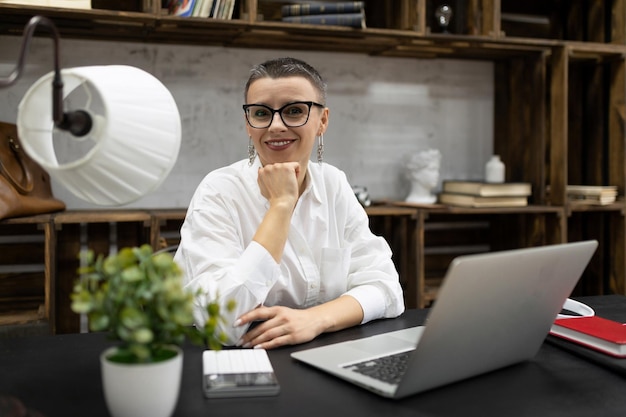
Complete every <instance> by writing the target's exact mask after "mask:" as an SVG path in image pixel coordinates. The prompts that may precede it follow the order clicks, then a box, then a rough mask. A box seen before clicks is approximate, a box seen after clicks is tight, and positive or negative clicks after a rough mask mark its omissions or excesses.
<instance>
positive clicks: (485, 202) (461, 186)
mask: <svg viewBox="0 0 626 417" xmlns="http://www.w3.org/2000/svg"><path fill="white" fill-rule="evenodd" d="M531 191H532V187H531V184H530V183H527V182H505V183H487V182H480V181H453V180H448V181H444V182H443V185H442V190H441V193H439V202H440V203H441V204H449V205H452V206H462V207H524V206H527V205H528V196H529V195H530V194H531Z"/></svg>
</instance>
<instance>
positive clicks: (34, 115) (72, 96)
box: [0, 16, 181, 206]
mask: <svg viewBox="0 0 626 417" xmlns="http://www.w3.org/2000/svg"><path fill="white" fill-rule="evenodd" d="M39 25H41V26H42V27H45V28H47V29H48V30H49V32H50V33H51V35H52V38H53V40H54V71H52V72H50V73H49V74H47V75H44V76H43V77H41V78H40V79H39V80H38V81H36V82H35V83H34V84H33V85H32V86H31V87H30V89H29V90H28V91H27V92H26V94H25V95H24V98H23V99H22V101H21V102H20V104H19V108H18V114H17V129H18V134H19V137H20V142H21V144H22V146H23V148H24V150H25V151H26V153H28V155H30V157H31V158H33V159H34V160H35V161H37V163H39V165H41V166H42V167H43V168H44V169H45V170H46V171H47V172H48V173H49V174H50V176H52V177H53V178H55V179H56V180H57V181H58V182H60V183H61V184H62V185H64V186H65V187H67V188H68V189H69V190H70V191H71V192H72V193H73V194H75V195H76V196H77V197H79V198H81V199H83V200H85V201H87V202H90V203H94V204H97V205H101V206H117V205H123V204H127V203H130V202H133V201H135V200H137V199H138V198H140V197H142V196H143V195H145V194H147V193H149V192H151V191H153V190H154V189H156V188H157V187H158V186H159V185H160V184H161V183H162V182H163V180H164V179H165V178H166V177H167V175H168V174H169V173H170V171H171V169H172V167H173V166H174V163H175V162H176V158H177V156H178V151H179V149H180V141H181V121H180V114H179V112H178V107H177V106H176V102H175V101H174V98H173V97H172V95H171V93H170V92H169V91H168V90H167V88H166V87H165V86H164V85H163V84H162V83H161V82H160V81H159V80H158V79H156V78H155V77H154V76H152V75H151V74H149V73H147V72H145V71H143V70H140V69H138V68H134V67H130V66H124V65H106V66H89V67H78V68H70V69H63V70H60V67H59V34H58V31H57V29H56V26H55V25H54V24H53V23H52V21H51V20H49V19H48V18H46V17H43V16H35V17H33V18H32V19H31V20H30V21H29V22H28V23H27V25H26V27H25V29H24V41H23V44H22V47H21V51H20V57H19V60H18V63H17V65H16V67H15V69H14V70H13V72H12V73H11V74H10V75H9V76H8V77H6V78H0V88H2V87H7V86H10V85H12V84H14V83H15V82H16V81H17V79H18V78H19V76H20V75H21V73H22V70H23V67H24V58H25V55H26V52H27V51H28V47H29V44H30V40H31V38H32V36H33V33H34V31H35V29H36V27H37V26H39ZM64 83H65V86H66V88H65V90H64V88H63V87H64ZM65 107H67V108H72V109H80V110H68V111H65V110H64V108H65Z"/></svg>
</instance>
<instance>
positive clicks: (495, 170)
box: [485, 155, 504, 183]
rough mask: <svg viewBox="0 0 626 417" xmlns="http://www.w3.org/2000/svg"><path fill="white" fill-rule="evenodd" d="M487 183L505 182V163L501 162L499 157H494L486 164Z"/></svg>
mask: <svg viewBox="0 0 626 417" xmlns="http://www.w3.org/2000/svg"><path fill="white" fill-rule="evenodd" d="M485 181H486V182H492V183H500V182H504V163H503V162H502V161H501V160H500V156H499V155H493V156H492V157H491V158H490V159H489V161H487V163H486V164H485Z"/></svg>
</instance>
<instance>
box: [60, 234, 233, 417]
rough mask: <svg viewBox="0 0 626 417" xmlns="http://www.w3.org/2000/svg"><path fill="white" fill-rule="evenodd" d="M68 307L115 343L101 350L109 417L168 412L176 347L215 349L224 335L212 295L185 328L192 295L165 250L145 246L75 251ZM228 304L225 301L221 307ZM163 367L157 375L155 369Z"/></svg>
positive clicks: (178, 363) (176, 383)
mask: <svg viewBox="0 0 626 417" xmlns="http://www.w3.org/2000/svg"><path fill="white" fill-rule="evenodd" d="M81 265H82V266H81V267H80V268H79V271H78V272H79V278H78V280H77V281H76V284H75V286H74V290H73V293H72V295H71V299H72V306H71V308H72V310H73V311H74V312H76V313H79V314H86V315H87V317H88V319H89V328H90V330H92V331H104V332H108V334H109V336H110V338H111V339H113V340H116V341H118V342H119V343H118V345H117V346H115V347H112V348H110V349H107V350H106V351H105V352H104V353H103V354H102V355H101V367H102V379H103V389H104V394H105V399H106V402H107V405H108V407H109V411H110V412H111V413H112V414H113V415H114V416H125V417H129V416H135V415H136V416H151V417H155V416H163V417H168V416H170V415H171V414H172V413H173V411H174V408H175V406H176V402H177V400H178V393H179V391H180V378H181V374H182V350H181V349H180V345H181V344H182V343H183V342H184V341H185V340H186V339H189V340H190V341H191V342H193V343H196V344H204V345H205V346H207V347H208V348H211V349H220V348H221V346H222V342H223V340H224V338H225V336H224V335H223V334H222V333H220V332H219V331H218V330H217V329H218V326H217V325H218V323H219V321H221V320H224V318H223V316H222V312H221V311H220V305H219V303H218V301H217V300H215V301H214V302H212V303H210V304H209V305H208V306H207V311H208V317H209V319H208V320H207V322H206V324H205V326H204V327H202V328H197V327H194V326H193V300H194V297H195V295H196V294H194V293H193V292H191V291H187V290H185V289H184V288H183V283H182V273H181V270H180V268H179V267H178V265H177V264H176V263H175V262H174V260H173V258H172V255H171V254H170V253H167V252H162V253H154V252H153V250H152V247H151V246H150V245H143V246H141V247H133V248H123V249H122V250H120V251H119V252H118V253H117V254H112V255H109V256H107V257H104V256H102V255H100V256H97V257H96V256H95V255H94V253H93V252H92V251H85V252H82V253H81ZM233 307H234V303H233V302H229V303H228V306H227V309H228V310H229V311H230V310H232V309H233ZM161 373H163V375H161Z"/></svg>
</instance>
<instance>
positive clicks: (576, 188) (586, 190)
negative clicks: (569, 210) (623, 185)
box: [565, 185, 617, 196]
mask: <svg viewBox="0 0 626 417" xmlns="http://www.w3.org/2000/svg"><path fill="white" fill-rule="evenodd" d="M565 190H566V192H567V194H568V195H585V196H587V195H593V196H607V195H608V196H617V186H615V185H568V186H566V188H565Z"/></svg>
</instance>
